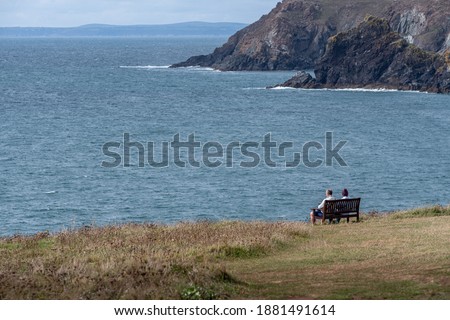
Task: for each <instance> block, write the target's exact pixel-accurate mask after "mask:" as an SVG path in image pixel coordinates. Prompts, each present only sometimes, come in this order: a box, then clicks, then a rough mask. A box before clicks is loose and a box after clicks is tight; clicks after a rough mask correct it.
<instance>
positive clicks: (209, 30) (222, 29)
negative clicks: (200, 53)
mask: <svg viewBox="0 0 450 320" xmlns="http://www.w3.org/2000/svg"><path fill="white" fill-rule="evenodd" d="M246 26H247V24H245V23H234V22H200V21H193V22H182V23H174V24H161V25H125V26H123V25H108V24H87V25H83V26H79V27H65V28H57V27H0V37H10V38H20V37H160V36H161V37H170V36H174V37H177V36H178V37H179V36H181V37H186V36H231V35H232V34H234V33H235V32H237V31H239V30H241V29H242V28H244V27H246Z"/></svg>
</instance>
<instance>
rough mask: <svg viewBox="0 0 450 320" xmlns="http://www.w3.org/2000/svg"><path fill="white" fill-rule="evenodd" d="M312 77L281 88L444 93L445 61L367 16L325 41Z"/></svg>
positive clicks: (448, 87) (449, 88)
mask: <svg viewBox="0 0 450 320" xmlns="http://www.w3.org/2000/svg"><path fill="white" fill-rule="evenodd" d="M447 56H448V53H447ZM315 75H316V78H315V79H314V78H313V77H311V76H310V75H309V74H307V73H305V72H300V73H298V74H297V75H295V76H294V77H293V78H292V79H290V80H288V81H287V82H285V83H284V84H282V85H281V86H284V87H294V88H355V87H357V88H386V89H398V90H418V91H427V92H436V93H450V64H449V63H448V62H447V61H446V58H445V57H444V56H443V55H440V54H437V53H433V52H429V51H425V50H423V49H420V48H418V47H417V46H415V45H412V44H409V43H408V41H407V40H405V39H403V38H402V37H401V36H400V35H399V34H398V33H397V32H394V31H393V30H392V29H391V28H390V26H389V23H388V21H387V20H385V19H380V18H376V17H371V16H369V17H367V18H366V19H365V21H364V22H362V23H361V24H360V25H359V26H358V27H357V28H354V29H352V30H350V31H347V32H343V33H339V34H337V35H336V36H333V37H331V38H330V39H329V40H328V43H327V48H326V52H325V54H324V55H323V57H321V58H320V59H319V61H318V62H317V65H316V68H315Z"/></svg>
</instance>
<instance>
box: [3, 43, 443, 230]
mask: <svg viewBox="0 0 450 320" xmlns="http://www.w3.org/2000/svg"><path fill="white" fill-rule="evenodd" d="M225 41H226V39H225V38H222V37H220V38H216V37H208V38H201V37H195V38H186V37H183V38H177V37H170V38H22V39H13V38H8V39H7V38H4V39H0V236H12V235H16V234H25V235H26V234H34V233H38V232H43V231H49V232H51V233H54V232H61V231H66V230H73V229H77V228H80V227H84V226H104V225H118V224H125V223H144V222H145V223H157V224H173V223H178V222H191V221H205V220H208V221H219V220H246V221H249V220H262V221H307V219H308V217H309V212H310V208H311V207H315V206H317V204H318V203H320V202H321V200H322V199H323V198H324V194H325V190H326V189H333V190H334V192H335V195H336V197H340V193H341V190H342V189H343V188H347V189H348V190H349V192H350V196H351V197H361V198H362V200H361V210H362V211H364V212H381V213H383V212H388V211H393V210H403V209H408V208H415V207H421V206H428V205H439V204H440V205H448V204H449V203H450V201H449V199H450V169H449V168H450V96H449V95H438V94H427V93H418V92H397V91H389V90H351V89H349V90H300V89H282V88H275V89H266V87H268V86H273V85H276V84H279V83H282V82H284V81H286V80H287V79H288V78H290V77H291V76H292V75H294V74H295V71H283V72H219V71H216V70H213V69H208V68H199V67H192V68H180V69H170V68H168V66H169V65H171V64H173V63H176V62H180V61H183V60H185V59H187V58H188V57H190V56H192V55H198V54H207V53H209V52H212V50H213V49H214V48H215V47H217V46H220V45H221V44H222V43H224V42H225ZM178 141H179V143H178ZM189 141H190V142H189ZM174 142H175V143H174ZM151 146H152V147H151ZM164 146H167V148H166V149H167V150H164ZM177 146H178V147H179V148H178V150H176V149H177ZM166 151H167V152H166ZM165 155H167V159H168V163H167V164H165V163H164V161H160V160H164V156H165ZM150 158H151V160H154V161H153V162H152V161H149V159H150ZM158 161H160V162H161V163H162V165H160V166H158V165H155V163H156V162H158Z"/></svg>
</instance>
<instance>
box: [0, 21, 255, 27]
mask: <svg viewBox="0 0 450 320" xmlns="http://www.w3.org/2000/svg"><path fill="white" fill-rule="evenodd" d="M189 23H204V24H221V23H224V24H242V25H249V24H250V23H246V22H230V21H215V22H210V21H196V20H194V21H182V22H173V23H155V24H151V23H149V24H108V23H87V24H82V25H76V26H66V27H55V26H53V27H52V26H0V28H3V29H6V28H10V29H13V28H47V29H74V28H81V27H87V26H105V27H148V26H168V25H179V24H189Z"/></svg>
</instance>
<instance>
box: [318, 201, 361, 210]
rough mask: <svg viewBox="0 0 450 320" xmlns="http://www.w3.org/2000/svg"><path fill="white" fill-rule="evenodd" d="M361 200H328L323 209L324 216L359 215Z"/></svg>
mask: <svg viewBox="0 0 450 320" xmlns="http://www.w3.org/2000/svg"><path fill="white" fill-rule="evenodd" d="M360 202H361V198H355V199H341V200H327V201H325V205H324V207H323V213H324V214H336V213H337V214H344V213H359V204H360Z"/></svg>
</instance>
